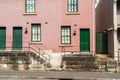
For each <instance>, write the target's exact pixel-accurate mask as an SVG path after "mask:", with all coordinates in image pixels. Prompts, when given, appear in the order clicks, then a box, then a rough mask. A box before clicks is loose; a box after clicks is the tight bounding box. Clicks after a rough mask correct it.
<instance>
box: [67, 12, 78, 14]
mask: <svg viewBox="0 0 120 80" xmlns="http://www.w3.org/2000/svg"><path fill="white" fill-rule="evenodd" d="M66 15H80V12H66Z"/></svg>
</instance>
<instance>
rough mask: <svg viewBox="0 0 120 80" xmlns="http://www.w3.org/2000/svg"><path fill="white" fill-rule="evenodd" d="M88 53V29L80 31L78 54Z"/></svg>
mask: <svg viewBox="0 0 120 80" xmlns="http://www.w3.org/2000/svg"><path fill="white" fill-rule="evenodd" d="M89 51H90V32H89V29H81V30H80V52H89Z"/></svg>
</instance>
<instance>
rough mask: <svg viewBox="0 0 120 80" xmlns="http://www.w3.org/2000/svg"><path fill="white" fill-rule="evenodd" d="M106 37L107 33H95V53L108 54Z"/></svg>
mask: <svg viewBox="0 0 120 80" xmlns="http://www.w3.org/2000/svg"><path fill="white" fill-rule="evenodd" d="M107 38H108V36H107V33H97V35H96V52H97V53H108V39H107Z"/></svg>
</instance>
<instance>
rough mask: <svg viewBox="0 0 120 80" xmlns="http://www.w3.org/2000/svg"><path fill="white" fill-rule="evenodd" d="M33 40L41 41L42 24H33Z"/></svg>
mask: <svg viewBox="0 0 120 80" xmlns="http://www.w3.org/2000/svg"><path fill="white" fill-rule="evenodd" d="M31 35H32V42H40V41H41V25H40V24H32V34H31Z"/></svg>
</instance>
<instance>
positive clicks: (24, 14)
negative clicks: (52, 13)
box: [23, 13, 37, 15]
mask: <svg viewBox="0 0 120 80" xmlns="http://www.w3.org/2000/svg"><path fill="white" fill-rule="evenodd" d="M23 15H37V13H23Z"/></svg>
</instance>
